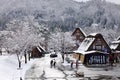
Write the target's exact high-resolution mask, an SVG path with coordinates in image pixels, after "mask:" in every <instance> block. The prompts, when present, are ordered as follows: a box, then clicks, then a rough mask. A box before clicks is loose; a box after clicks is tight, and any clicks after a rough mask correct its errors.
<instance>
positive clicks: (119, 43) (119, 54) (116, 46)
mask: <svg viewBox="0 0 120 80" xmlns="http://www.w3.org/2000/svg"><path fill="white" fill-rule="evenodd" d="M110 48H111V50H112V54H113V55H114V59H115V61H116V62H119V61H120V37H119V38H118V39H117V40H115V41H113V42H112V43H111V45H110Z"/></svg>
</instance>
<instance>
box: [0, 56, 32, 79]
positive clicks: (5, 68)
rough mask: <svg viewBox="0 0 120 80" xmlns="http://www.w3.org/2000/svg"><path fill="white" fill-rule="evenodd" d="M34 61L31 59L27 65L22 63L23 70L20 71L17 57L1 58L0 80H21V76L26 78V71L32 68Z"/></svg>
mask: <svg viewBox="0 0 120 80" xmlns="http://www.w3.org/2000/svg"><path fill="white" fill-rule="evenodd" d="M33 62H34V60H32V59H31V61H29V62H28V63H27V64H25V63H24V60H23V62H22V69H18V61H17V56H16V55H2V56H0V80H19V78H20V76H21V77H24V74H25V72H26V70H27V69H28V68H29V67H30V66H31V64H32V63H33Z"/></svg>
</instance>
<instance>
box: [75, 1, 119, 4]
mask: <svg viewBox="0 0 120 80" xmlns="http://www.w3.org/2000/svg"><path fill="white" fill-rule="evenodd" d="M75 1H89V0H75ZM106 1H109V2H113V3H116V4H120V0H106Z"/></svg>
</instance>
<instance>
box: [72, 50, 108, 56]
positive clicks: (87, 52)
mask: <svg viewBox="0 0 120 80" xmlns="http://www.w3.org/2000/svg"><path fill="white" fill-rule="evenodd" d="M74 52H75V53H80V54H83V55H85V54H92V53H102V54H109V53H106V52H101V51H95V50H92V51H78V50H76V51H74Z"/></svg>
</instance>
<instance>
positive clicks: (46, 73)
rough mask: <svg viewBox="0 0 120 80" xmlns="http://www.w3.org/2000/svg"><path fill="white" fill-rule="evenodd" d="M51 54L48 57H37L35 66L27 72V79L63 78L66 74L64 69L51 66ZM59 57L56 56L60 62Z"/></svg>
mask: <svg viewBox="0 0 120 80" xmlns="http://www.w3.org/2000/svg"><path fill="white" fill-rule="evenodd" d="M50 60H51V58H50V57H49V55H47V56H46V57H43V58H40V59H37V60H36V61H35V63H34V64H33V66H32V67H31V68H30V69H29V70H28V71H27V72H26V75H25V80H35V79H39V80H41V79H52V80H53V79H56V78H59V79H63V78H64V77H65V75H64V74H63V72H62V71H60V70H58V69H57V68H55V69H54V68H50ZM59 60H60V59H59V58H56V62H59Z"/></svg>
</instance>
